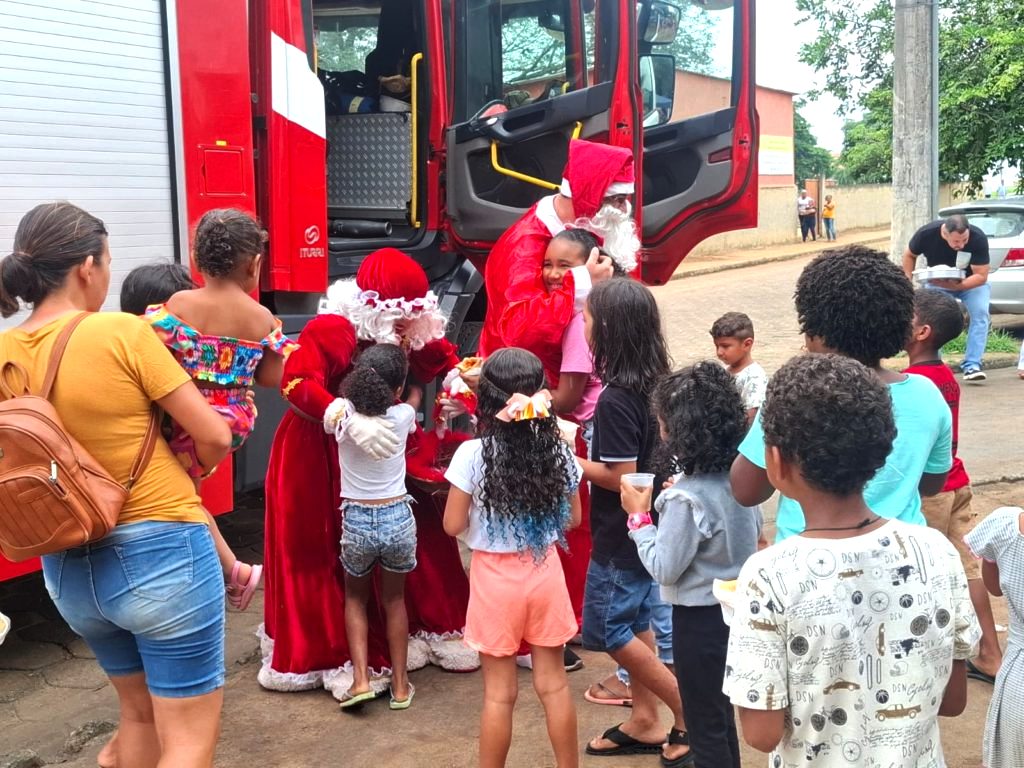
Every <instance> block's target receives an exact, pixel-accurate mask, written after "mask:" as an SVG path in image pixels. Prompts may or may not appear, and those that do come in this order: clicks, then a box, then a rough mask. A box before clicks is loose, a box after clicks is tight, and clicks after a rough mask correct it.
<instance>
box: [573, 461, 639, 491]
mask: <svg viewBox="0 0 1024 768" xmlns="http://www.w3.org/2000/svg"><path fill="white" fill-rule="evenodd" d="M577 461H579V463H580V466H581V467H583V479H584V480H589V481H590V482H592V483H594V484H595V485H599V486H600V487H602V488H604V489H605V490H606V491H615V492H616V493H618V492H619V486H620V484H621V481H622V476H623V475H628V474H629V473H631V472H636V462H635V461H621V462H617V463H615V464H606V463H604V462H603V461H590V460H589V459H577Z"/></svg>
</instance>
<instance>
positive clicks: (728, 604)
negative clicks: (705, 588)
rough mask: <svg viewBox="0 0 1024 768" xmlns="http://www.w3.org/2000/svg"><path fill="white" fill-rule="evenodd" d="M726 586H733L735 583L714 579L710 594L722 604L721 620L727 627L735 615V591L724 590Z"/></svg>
mask: <svg viewBox="0 0 1024 768" xmlns="http://www.w3.org/2000/svg"><path fill="white" fill-rule="evenodd" d="M726 584H731V585H733V586H735V584H736V582H735V581H722V580H721V579H715V580H714V581H713V582H711V594H713V595H714V596H715V599H716V600H717V601H718V602H719V603H721V604H722V619H723V621H725V623H726V626H728V625H729V624H731V623H732V617H733V615H734V614H735V613H736V590H735V589H726V588H725V585H726Z"/></svg>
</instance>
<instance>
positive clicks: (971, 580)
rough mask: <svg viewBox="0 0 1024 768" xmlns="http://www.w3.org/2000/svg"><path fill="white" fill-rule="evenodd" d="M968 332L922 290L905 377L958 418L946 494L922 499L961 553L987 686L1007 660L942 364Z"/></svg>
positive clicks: (978, 663) (955, 390)
mask: <svg viewBox="0 0 1024 768" xmlns="http://www.w3.org/2000/svg"><path fill="white" fill-rule="evenodd" d="M963 329H964V316H963V312H962V311H961V310H960V305H959V304H957V302H956V300H955V299H953V298H952V297H951V296H947V295H946V294H944V293H941V292H939V291H929V290H927V289H924V288H920V289H918V290H917V291H915V293H914V329H913V332H912V333H911V337H910V341H909V342H908V343H907V355H908V356H909V357H910V367H909V368H907V369H906V370H905V371H904V373H916V374H917V375H919V376H924V377H925V378H926V379H931V380H932V382H933V383H934V384H935V386H936V387H938V388H939V392H941V393H942V396H943V398H945V400H946V403H947V404H948V405H949V410H950V413H951V414H952V416H953V468H952V469H950V470H949V476H948V477H947V478H946V484H945V486H943V488H942V491H941V492H939V493H937V494H936V495H934V496H926V497H925V498H923V499H921V511H922V512H923V513H924V516H925V519H926V520H927V521H928V525H929V526H931V527H932V528H934V529H935V530H937V531H939V532H940V533H943V534H945V535H946V538H947V539H949V541H950V543H952V545H953V546H954V547H956V549H957V551H958V552H959V553H960V562H961V563H963V566H964V572H965V573H966V574H967V585H968V587H969V589H970V592H971V603H972V604H973V605H974V611H975V613H977V614H978V624H979V625H980V626H981V646H980V649H979V652H978V657H977V658H976V659H974V661H969V662H967V676H968V677H973V678H976V679H978V680H981V681H983V682H986V683H990V684H991V683H994V682H995V676H996V672H998V671H999V665H1000V664H1002V661H1003V652H1002V650H1001V649H1000V648H999V638H998V637H997V636H996V624H995V618H993V616H992V603H991V602H990V601H989V597H988V590H986V589H985V585H984V583H983V582H982V580H981V561H980V560H978V559H977V558H975V557H974V555H973V554H972V553H971V550H970V549H969V548H968V546H967V544H966V543H965V542H964V536H966V535H967V534H968V533H970V531H971V529H973V528H974V525H975V522H976V521H977V513H975V512H973V511H972V510H971V499H972V498H973V497H974V493H973V492H972V491H971V479H970V478H969V477H968V476H967V470H966V469H964V463H963V462H962V461H961V460H960V458H959V457H958V456H957V455H956V449H957V437H958V435H959V431H960V385H959V384H957V381H956V377H955V376H954V375H953V372H952V371H951V370H949V367H948V366H947V365H946V364H945V363H943V362H942V352H941V350H942V348H943V347H944V346H945V345H946V344H948V343H949V342H950V341H952V340H953V339H955V338H956V337H957V336H959V335H960V333H961V331H963Z"/></svg>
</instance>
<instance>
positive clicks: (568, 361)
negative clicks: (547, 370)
mask: <svg viewBox="0 0 1024 768" xmlns="http://www.w3.org/2000/svg"><path fill="white" fill-rule="evenodd" d="M598 247H599V245H598V241H597V238H596V237H594V235H593V234H591V233H590V232H588V231H587V230H585V229H566V230H563V231H562V232H560V233H558V234H557V235H555V237H554V238H552V240H551V242H550V244H548V248H547V251H545V253H544V263H543V265H542V267H541V277H542V278H543V280H544V288H545V290H547V291H551V290H554V289H556V288H558V287H559V286H561V284H562V280H563V279H564V277H565V275H566V273H567V272H568V271H569V270H570V269H572V268H573V267H580V266H583V265H584V264H586V263H587V257H588V256H590V253H591V251H592V250H593V249H594V248H598ZM560 374H561V375H560V376H559V379H558V387H557V388H555V389H553V390H552V391H551V398H552V403H553V406H554V410H555V412H556V413H558V414H562V415H568V416H570V417H571V418H572V419H573V420H574V421H577V422H579V424H580V425H582V426H583V433H584V436H586V434H587V433H588V432H589V425H590V422H591V421H592V420H593V418H594V407H595V406H596V405H597V397H598V395H600V394H601V380H600V379H599V378H597V377H596V376H595V375H594V359H593V356H592V355H591V353H590V347H589V345H588V344H587V339H586V337H585V336H584V335H583V309H582V307H581V308H580V310H579V311H577V312H576V314H574V315H573V316H572V320H570V321H569V325H567V326H566V328H565V333H564V335H563V336H562V365H561V369H560Z"/></svg>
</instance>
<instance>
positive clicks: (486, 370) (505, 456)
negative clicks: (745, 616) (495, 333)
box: [477, 347, 575, 561]
mask: <svg viewBox="0 0 1024 768" xmlns="http://www.w3.org/2000/svg"><path fill="white" fill-rule="evenodd" d="M544 385H545V380H544V367H543V365H541V362H540V359H539V358H538V357H537V356H536V355H534V354H533V353H532V352H527V351H526V350H525V349H519V348H517V347H508V348H505V349H499V350H498V351H497V352H495V353H494V354H492V355H491V356H490V357H488V358H487V360H486V361H485V362H484V365H483V369H482V370H481V372H480V385H479V389H478V390H477V397H478V400H477V417H478V418H479V420H480V427H481V432H480V438H481V452H482V455H483V476H482V478H481V481H480V504H481V507H482V509H483V518H484V522H485V525H486V527H487V532H488V534H490V535H491V536H492V537H494V538H507V539H511V540H512V541H514V542H516V544H517V546H518V548H519V550H520V551H526V550H529V551H530V552H531V553H532V554H533V557H534V558H535V559H536V560H538V561H539V560H541V559H543V557H544V555H545V553H546V552H547V549H548V547H549V546H550V544H551V539H552V536H555V537H557V539H558V541H559V542H560V543H561V544H562V546H563V547H564V546H566V543H565V528H566V527H567V525H568V522H569V516H570V505H569V498H570V491H571V490H572V488H571V486H572V485H575V475H574V472H573V467H572V464H571V462H573V458H572V456H571V455H570V453H569V449H568V447H567V446H566V445H565V443H563V442H562V439H561V437H560V436H559V432H558V423H557V420H556V418H555V416H554V414H552V415H551V416H549V417H547V418H540V419H530V420H529V421H513V422H505V421H502V420H501V419H498V418H496V416H497V414H498V413H499V412H500V411H501V410H502V409H504V408H505V405H506V403H507V401H508V399H509V398H510V397H511V396H512V395H513V394H517V393H518V394H524V395H528V396H529V395H533V394H534V393H536V392H537V391H539V390H541V389H543V387H544Z"/></svg>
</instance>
